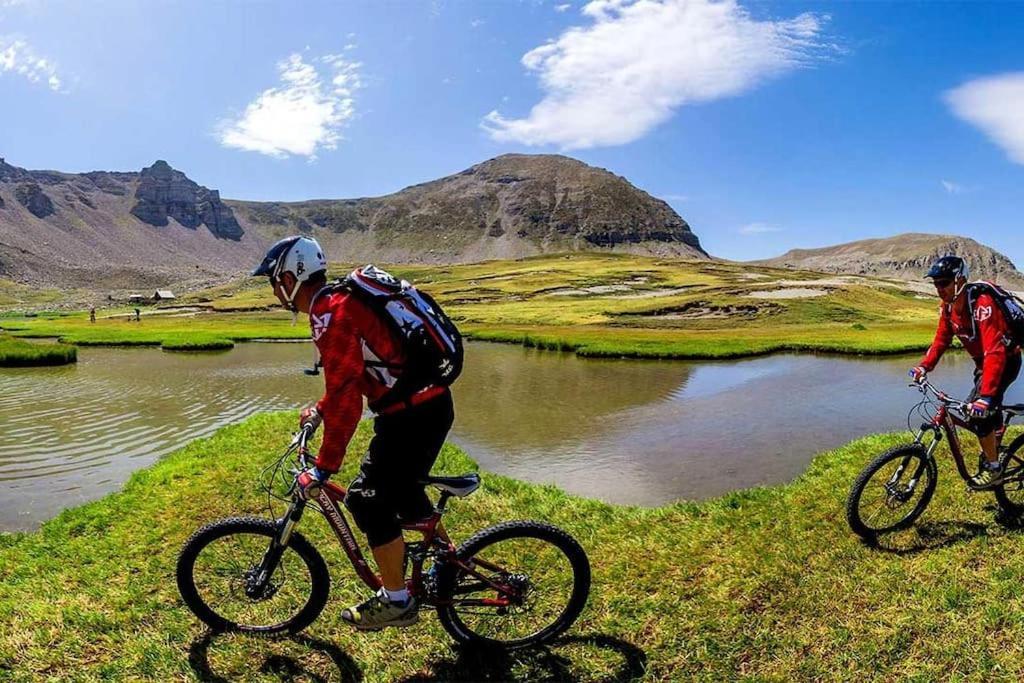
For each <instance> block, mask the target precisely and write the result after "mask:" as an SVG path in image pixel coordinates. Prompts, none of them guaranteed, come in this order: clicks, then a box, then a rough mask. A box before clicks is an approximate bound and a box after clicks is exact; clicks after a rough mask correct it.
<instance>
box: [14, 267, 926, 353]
mask: <svg viewBox="0 0 1024 683" xmlns="http://www.w3.org/2000/svg"><path fill="white" fill-rule="evenodd" d="M388 267H389V268H390V269H391V270H392V271H393V272H394V273H395V274H397V275H399V276H401V277H404V278H406V279H409V280H410V281H412V282H415V283H417V284H418V285H419V286H421V287H422V288H423V289H425V290H426V291H428V292H430V293H431V294H433V295H435V296H436V297H437V299H438V300H439V301H440V302H441V303H442V304H443V305H444V306H445V310H446V311H448V313H449V314H450V315H451V316H452V317H453V318H454V319H455V320H456V322H457V323H458V324H459V326H460V328H461V329H463V330H464V331H465V332H466V333H467V334H468V335H470V336H473V337H475V338H478V339H487V340H490V341H502V342H511V343H524V344H527V345H534V346H540V347H543V348H558V349H564V350H572V351H575V352H576V353H578V354H580V355H584V356H626V357H637V358H694V359H696V358H730V357H738V356H750V355H758V354H765V353H771V352H775V351H810V352H830V353H860V354H867V353H902V352H907V351H916V350H920V349H923V348H926V347H927V346H928V345H929V343H930V342H931V340H932V337H933V335H934V330H935V321H936V310H935V309H936V301H937V300H936V299H934V298H928V297H922V296H921V295H920V294H916V293H915V292H913V291H908V289H907V288H908V287H909V286H910V285H908V284H905V283H894V282H891V281H888V280H884V279H877V278H866V277H865V278H856V279H854V280H851V281H848V282H846V283H844V284H842V285H840V286H829V285H821V284H816V283H815V280H820V279H823V278H824V279H827V280H831V279H835V278H834V276H824V275H822V274H820V273H811V272H805V271H792V270H781V269H777V268H766V267H759V266H750V265H747V264H734V263H718V262H707V261H686V260H673V259H658V258H650V257H641V256H629V255H617V254H591V253H574V254H556V255H547V256H538V257H533V258H527V259H521V260H516V261H490V262H485V263H475V264H468V265H453V266H411V265H395V266H388ZM348 270H349V268H348V267H347V266H337V267H333V268H332V274H333V275H340V274H343V273H345V272H347V271H348ZM801 283H807V284H806V285H803V284H801ZM823 287H824V288H825V289H827V293H826V294H825V295H823V296H816V297H811V298H773V296H772V292H776V291H777V290H786V289H793V288H810V289H821V288H823ZM765 293H768V294H765ZM276 304H277V302H276V300H275V299H274V297H273V295H272V293H271V291H270V288H269V287H268V286H267V284H266V281H265V280H264V279H263V278H246V279H244V280H240V281H238V282H235V283H231V284H228V285H222V286H219V287H216V288H212V289H209V290H204V291H202V292H197V293H193V294H189V295H184V296H183V297H182V298H181V300H180V301H179V305H181V306H188V307H192V310H191V311H190V312H186V313H180V312H176V309H170V308H160V309H156V310H148V311H147V314H146V315H144V316H143V317H142V321H141V322H139V323H136V322H134V320H130V319H129V318H130V316H129V315H127V313H126V312H118V311H115V312H114V315H111V313H110V312H108V311H102V312H101V317H100V319H99V320H98V321H97V322H96V323H95V324H90V323H89V322H88V319H87V316H85V315H84V314H76V315H73V316H65V317H63V318H60V319H52V318H43V317H38V318H33V319H26V318H5V319H2V320H0V326H3V327H4V328H6V329H8V330H10V331H11V332H12V333H13V334H16V335H25V336H33V335H34V336H59V337H60V338H62V339H64V340H66V341H69V342H72V343H75V344H83V345H85V344H162V345H164V347H165V348H168V347H171V348H180V347H182V346H183V345H187V344H189V343H190V342H189V340H190V339H198V340H209V339H217V340H233V341H238V340H244V339H252V338H304V337H306V336H308V326H307V325H306V324H305V321H302V323H300V324H299V325H298V326H295V327H291V326H290V318H289V316H288V315H287V314H286V313H284V312H282V311H280V310H279V309H277V310H275V309H274V307H275V306H276ZM195 308H200V309H201V310H199V311H196V310H195ZM196 343H202V342H196Z"/></svg>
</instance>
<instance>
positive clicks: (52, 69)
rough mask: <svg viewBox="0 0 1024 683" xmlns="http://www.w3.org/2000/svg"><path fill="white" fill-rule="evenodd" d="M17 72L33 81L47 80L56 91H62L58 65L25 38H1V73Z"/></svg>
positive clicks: (47, 83)
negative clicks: (36, 50) (41, 53)
mask: <svg viewBox="0 0 1024 683" xmlns="http://www.w3.org/2000/svg"><path fill="white" fill-rule="evenodd" d="M4 73H15V74H18V75H19V76H24V77H25V78H27V79H28V80H29V81H31V82H32V83H39V82H41V81H42V82H45V83H46V86H47V87H48V88H49V89H50V90H53V91H54V92H60V85H61V81H60V77H59V76H58V75H57V65H56V64H54V63H53V61H51V60H49V59H47V58H46V57H40V56H39V55H37V54H36V53H35V51H34V50H33V49H32V47H31V46H29V44H28V43H26V42H25V41H24V40H20V39H5V38H0V74H4Z"/></svg>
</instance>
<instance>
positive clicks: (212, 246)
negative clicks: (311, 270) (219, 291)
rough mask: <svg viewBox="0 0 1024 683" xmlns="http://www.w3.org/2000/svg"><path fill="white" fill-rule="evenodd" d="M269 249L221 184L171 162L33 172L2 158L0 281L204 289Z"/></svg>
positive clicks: (106, 287) (114, 288) (109, 287)
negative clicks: (116, 169)
mask: <svg viewBox="0 0 1024 683" xmlns="http://www.w3.org/2000/svg"><path fill="white" fill-rule="evenodd" d="M261 248H262V241H261V240H259V239H258V238H254V237H252V236H248V235H246V234H245V233H244V231H243V230H242V227H241V226H240V225H239V224H238V222H237V221H236V220H235V218H234V215H233V214H232V212H231V209H230V208H228V207H227V206H226V205H225V204H224V203H223V202H222V201H221V200H220V197H219V195H218V193H217V191H216V190H209V189H207V188H205V187H202V186H200V185H198V184H196V183H194V182H192V181H191V180H189V179H188V178H187V177H185V174H183V173H181V172H180V171H175V170H174V169H172V168H171V167H170V166H169V165H167V163H166V162H163V161H158V162H156V163H155V164H153V165H152V166H150V167H149V168H146V169H143V170H142V171H141V172H139V173H109V172H105V171H97V172H92V173H60V172H57V171H27V170H25V169H22V168H18V167H17V166H12V165H10V164H8V163H6V162H4V160H3V159H0V278H5V279H8V280H14V281H16V282H22V283H30V284H32V285H34V286H42V287H57V288H69V287H84V288H89V289H93V290H96V291H99V290H108V291H118V290H136V289H137V290H145V289H149V288H155V287H157V286H160V287H165V286H168V285H174V286H184V287H198V286H202V285H205V284H209V283H212V282H216V281H219V280H223V279H224V277H225V274H230V275H231V276H235V275H237V274H238V273H239V272H240V271H241V270H242V269H243V268H244V266H246V265H248V264H249V263H250V262H251V261H252V260H253V255H254V254H256V253H258V252H259V250H260V249H261Z"/></svg>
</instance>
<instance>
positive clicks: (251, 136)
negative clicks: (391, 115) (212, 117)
mask: <svg viewBox="0 0 1024 683" xmlns="http://www.w3.org/2000/svg"><path fill="white" fill-rule="evenodd" d="M361 66H362V65H361V64H360V63H359V62H354V61H350V60H349V59H348V58H346V57H345V56H343V55H324V56H322V57H317V58H314V59H312V60H310V61H309V62H307V61H305V60H303V58H302V56H301V55H299V54H298V53H296V54H293V55H291V56H290V57H288V58H287V59H285V60H284V61H282V62H280V63H279V64H278V65H277V69H278V71H279V73H280V78H281V83H280V85H278V86H277V87H274V88H269V89H267V90H264V91H263V92H261V93H260V94H259V95H257V96H256V99H254V100H253V101H252V102H250V103H249V105H248V106H247V107H246V108H245V111H244V112H243V113H242V114H241V115H240V116H239V117H237V118H235V119H228V120H225V121H222V122H221V124H220V126H219V128H218V135H219V138H220V142H221V144H222V145H224V146H225V147H234V148H237V149H244V150H248V151H252V152H259V153H261V154H267V155H270V156H272V157H278V158H283V157H287V156H289V155H295V156H304V157H307V158H309V159H315V158H316V155H317V152H319V151H320V150H332V149H336V148H337V146H338V142H339V141H340V140H341V138H342V135H341V131H342V129H343V128H344V127H345V126H346V125H347V124H348V122H349V121H350V120H351V119H352V117H353V116H355V92H356V90H358V89H359V88H360V87H361V82H360V75H359V72H360V68H361Z"/></svg>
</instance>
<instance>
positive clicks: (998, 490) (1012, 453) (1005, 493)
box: [992, 434, 1024, 518]
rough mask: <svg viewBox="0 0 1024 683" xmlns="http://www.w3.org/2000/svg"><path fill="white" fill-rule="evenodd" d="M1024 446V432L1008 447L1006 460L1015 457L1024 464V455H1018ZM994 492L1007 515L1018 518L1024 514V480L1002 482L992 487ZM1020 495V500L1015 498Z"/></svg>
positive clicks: (1021, 464)
mask: <svg viewBox="0 0 1024 683" xmlns="http://www.w3.org/2000/svg"><path fill="white" fill-rule="evenodd" d="M1021 447H1024V434H1021V435H1020V436H1018V437H1017V438H1016V439H1014V440H1013V441H1012V442H1011V443H1010V445H1009V446H1008V447H1007V448H1006V456H1005V457H1006V460H1007V462H1009V461H1010V459H1011V458H1015V459H1016V460H1018V461H1020V466H1024V456H1021V455H1018V454H1017V452H1018V451H1019V450H1020V449H1021ZM992 493H993V494H995V497H996V503H998V504H999V509H1000V510H1002V511H1003V514H1005V515H1006V516H1007V517H1010V518H1017V517H1020V516H1021V515H1024V482H1022V481H1015V482H1012V484H1009V488H1008V484H1005V483H1004V484H1000V485H999V486H996V487H995V488H993V489H992ZM1018 495H1019V497H1020V500H1019V501H1017V500H1014V498H1015V497H1018Z"/></svg>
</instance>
